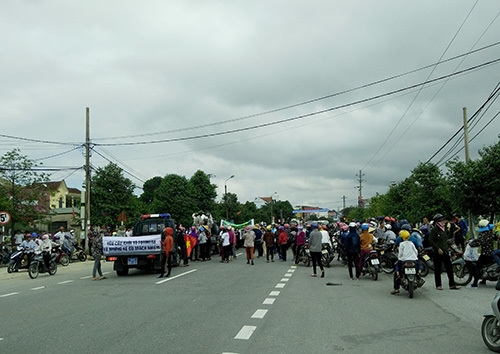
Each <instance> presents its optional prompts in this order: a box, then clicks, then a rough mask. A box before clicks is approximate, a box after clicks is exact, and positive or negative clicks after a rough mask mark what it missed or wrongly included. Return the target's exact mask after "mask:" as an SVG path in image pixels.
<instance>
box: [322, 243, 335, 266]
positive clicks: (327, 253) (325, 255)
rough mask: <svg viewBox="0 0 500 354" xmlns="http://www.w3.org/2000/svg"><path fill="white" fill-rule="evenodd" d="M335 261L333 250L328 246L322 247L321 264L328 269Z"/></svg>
mask: <svg viewBox="0 0 500 354" xmlns="http://www.w3.org/2000/svg"><path fill="white" fill-rule="evenodd" d="M334 259H335V254H334V253H333V248H332V247H329V245H327V244H323V245H322V246H321V263H323V265H324V266H325V267H327V268H330V263H332V261H333V260H334Z"/></svg>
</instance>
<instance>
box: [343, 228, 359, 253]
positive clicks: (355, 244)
mask: <svg viewBox="0 0 500 354" xmlns="http://www.w3.org/2000/svg"><path fill="white" fill-rule="evenodd" d="M344 247H345V251H346V252H347V253H360V252H361V243H360V241H359V235H358V233H357V232H356V231H349V233H348V234H347V237H346V240H345V245H344Z"/></svg>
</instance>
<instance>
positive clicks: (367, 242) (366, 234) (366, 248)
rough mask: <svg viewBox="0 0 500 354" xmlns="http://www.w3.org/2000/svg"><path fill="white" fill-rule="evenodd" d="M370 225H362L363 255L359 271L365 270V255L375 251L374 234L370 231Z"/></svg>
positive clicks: (360, 258) (361, 243) (360, 237)
mask: <svg viewBox="0 0 500 354" xmlns="http://www.w3.org/2000/svg"><path fill="white" fill-rule="evenodd" d="M369 229H370V225H369V224H367V223H363V224H361V230H362V231H361V234H360V235H359V240H360V245H361V246H360V247H361V254H360V257H359V269H360V270H362V269H363V263H364V259H365V254H367V253H370V251H372V250H373V234H371V233H370V231H369Z"/></svg>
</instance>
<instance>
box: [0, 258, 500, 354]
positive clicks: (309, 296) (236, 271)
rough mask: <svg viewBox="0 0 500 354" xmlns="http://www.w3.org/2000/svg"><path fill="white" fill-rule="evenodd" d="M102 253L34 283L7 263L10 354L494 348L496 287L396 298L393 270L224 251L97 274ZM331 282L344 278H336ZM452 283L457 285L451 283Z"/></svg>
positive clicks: (0, 314)
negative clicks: (484, 334) (488, 333)
mask: <svg viewBox="0 0 500 354" xmlns="http://www.w3.org/2000/svg"><path fill="white" fill-rule="evenodd" d="M92 263H93V262H92V261H87V262H84V263H72V264H70V265H69V266H68V267H59V269H58V272H57V274H56V275H54V276H49V275H48V274H41V275H40V276H39V278H38V279H35V280H32V279H30V278H29V277H28V274H27V273H26V271H21V272H19V273H15V274H7V272H6V269H5V268H0V284H1V285H0V323H1V325H0V353H24V352H26V351H30V352H37V353H53V352H59V353H70V352H71V353H74V352H76V351H78V352H83V353H96V352H100V353H144V352H150V353H160V352H168V353H240V354H242V353H285V352H286V353H305V352H309V353H326V352H350V353H374V352H380V353H399V352H406V353H422V352H427V353H436V352H444V353H451V352H454V353H471V352H475V353H487V352H489V351H488V350H487V348H486V347H485V346H484V344H483V342H482V340H481V334H480V326H481V321H482V315H483V313H484V312H485V310H486V307H487V306H489V302H490V301H491V299H492V298H493V296H494V295H495V290H494V284H493V283H488V285H487V286H485V287H482V288H479V289H478V290H468V289H461V290H460V291H451V290H448V289H446V287H445V290H443V291H437V290H436V289H435V288H434V286H433V279H432V274H431V275H430V276H428V277H427V283H426V284H425V285H424V287H423V288H421V289H418V290H417V291H416V292H415V298H414V299H409V298H408V297H407V294H406V293H405V292H404V291H402V293H401V294H399V295H396V296H393V295H390V294H389V292H390V290H391V289H392V276H388V275H385V274H380V277H379V280H378V281H376V282H374V281H373V280H371V279H370V278H362V279H361V280H360V281H351V280H350V279H349V278H348V276H347V269H345V268H344V267H342V266H341V265H339V264H335V265H334V266H333V267H332V268H327V269H326V277H325V278H324V279H321V278H319V277H318V278H313V277H311V276H310V274H311V269H308V268H305V267H303V266H297V267H294V266H292V263H291V262H286V263H285V262H274V263H265V261H264V260H263V259H256V261H255V265H254V266H251V265H246V264H245V261H244V259H242V257H241V256H240V257H238V259H237V260H235V261H233V262H231V263H229V264H221V263H219V262H218V261H216V260H212V261H210V262H204V263H192V264H191V265H190V266H189V267H185V268H174V270H173V271H172V277H170V278H166V279H157V278H156V275H155V274H146V273H143V272H139V271H132V272H131V274H130V275H129V276H127V277H118V276H116V275H115V273H114V272H113V271H112V264H110V263H104V262H103V271H104V272H105V273H106V275H107V276H108V279H105V280H101V281H92V280H91V271H92ZM327 283H334V284H336V285H333V286H328V285H326V284H327ZM445 284H446V282H445Z"/></svg>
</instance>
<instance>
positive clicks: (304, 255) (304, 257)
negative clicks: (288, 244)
mask: <svg viewBox="0 0 500 354" xmlns="http://www.w3.org/2000/svg"><path fill="white" fill-rule="evenodd" d="M298 261H299V263H303V264H304V265H305V266H306V267H309V266H310V265H311V252H310V251H309V246H308V245H307V244H305V245H303V246H302V247H301V248H300V250H299V256H298Z"/></svg>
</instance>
